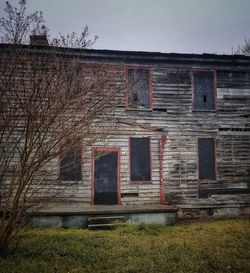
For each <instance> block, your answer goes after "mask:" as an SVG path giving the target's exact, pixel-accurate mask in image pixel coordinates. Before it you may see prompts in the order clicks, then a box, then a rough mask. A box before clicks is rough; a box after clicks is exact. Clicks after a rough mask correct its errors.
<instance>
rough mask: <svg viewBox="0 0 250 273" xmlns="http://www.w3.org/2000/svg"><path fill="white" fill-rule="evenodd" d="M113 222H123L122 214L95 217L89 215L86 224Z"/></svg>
mask: <svg viewBox="0 0 250 273" xmlns="http://www.w3.org/2000/svg"><path fill="white" fill-rule="evenodd" d="M114 222H122V223H124V222H125V218H124V216H101V217H100V216H97V217H89V218H88V225H94V224H112V223H114Z"/></svg>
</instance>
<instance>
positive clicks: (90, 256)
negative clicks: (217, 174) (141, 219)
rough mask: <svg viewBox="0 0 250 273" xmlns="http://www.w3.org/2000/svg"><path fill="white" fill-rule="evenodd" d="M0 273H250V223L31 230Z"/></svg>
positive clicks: (1, 265) (0, 264) (0, 267)
mask: <svg viewBox="0 0 250 273" xmlns="http://www.w3.org/2000/svg"><path fill="white" fill-rule="evenodd" d="M0 272H1V273H8V272H9V273H14V272H18V273H30V272H32V273H42V272H47V273H52V272H60V273H61V272H62V273H64V272H65V273H66V272H70V273H78V272H89V273H90V272H91V273H99V272H100V273H101V272H102V273H104V272H109V273H110V272H127V273H144V272H145V273H150V272H155V273H161V272H162V273H166V272H171V273H177V272H185V273H188V272H190V273H191V272H192V273H195V272H201V273H206V272H217V273H219V272H226V273H234V272H235V273H236V272H237V273H240V272H245V273H249V272H250V221H249V219H238V220H223V221H222V220H220V221H208V222H199V223H198V222H193V223H186V224H178V225H176V226H171V227H162V226H154V225H153V226H147V225H144V224H141V225H137V226H135V225H129V226H127V227H122V228H119V229H118V230H115V231H88V230H81V229H30V230H29V231H27V232H26V233H25V234H24V235H23V237H22V240H21V241H20V245H19V248H18V249H17V251H16V252H15V253H13V254H11V255H9V256H7V257H5V258H0Z"/></svg>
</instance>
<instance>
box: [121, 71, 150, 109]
mask: <svg viewBox="0 0 250 273" xmlns="http://www.w3.org/2000/svg"><path fill="white" fill-rule="evenodd" d="M129 69H134V70H148V71H149V108H147V109H146V108H145V109H138V108H131V107H129V105H128V71H129ZM125 84H126V103H125V104H126V106H125V107H126V110H133V111H152V110H153V103H152V101H153V95H152V92H153V90H152V68H151V67H148V66H147V67H143V66H128V67H126V71H125Z"/></svg>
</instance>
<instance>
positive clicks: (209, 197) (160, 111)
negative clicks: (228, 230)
mask: <svg viewBox="0 0 250 273" xmlns="http://www.w3.org/2000/svg"><path fill="white" fill-rule="evenodd" d="M97 55H98V54H97ZM92 62H93V61H92ZM97 62H98V61H97ZM100 62H101V63H103V62H107V65H108V64H111V65H117V66H118V67H120V68H121V70H120V78H119V80H118V81H119V82H118V84H120V85H121V86H122V85H123V89H122V92H121V93H119V94H117V96H120V97H121V98H123V103H121V105H119V106H118V107H117V109H116V112H115V116H116V123H115V124H114V125H113V130H111V131H110V136H109V137H108V138H107V140H106V141H103V142H100V143H95V144H94V145H93V147H101V146H108V147H119V148H120V155H121V157H120V163H121V165H120V185H121V203H122V205H144V204H159V203H160V161H159V139H160V138H161V137H162V136H165V137H166V145H165V147H164V153H163V185H164V192H165V198H166V203H168V204H174V205H176V206H177V207H182V208H209V207H225V206H229V207H230V206H236V207H237V206H250V192H249V188H250V68H249V67H250V65H249V64H248V68H244V67H243V66H242V67H241V65H240V64H237V63H236V64H235V65H226V64H223V65H219V64H218V65H217V64H216V62H214V63H213V61H212V60H211V61H210V63H208V62H206V64H205V62H204V64H203V63H202V58H201V59H200V60H199V62H198V63H199V64H198V65H196V64H195V60H192V62H190V63H188V62H187V61H185V62H183V64H182V63H181V61H178V64H175V65H174V64H169V63H167V62H165V63H164V62H162V63H160V64H158V63H155V62H152V63H150V62H147V63H143V62H142V61H140V62H136V61H133V60H126V59H125V58H124V60H123V61H121V60H119V61H116V59H115V58H114V59H113V60H112V61H105V60H103V59H102V60H100ZM131 66H140V67H145V68H150V69H151V77H152V108H153V109H152V111H151V110H132V109H126V107H125V105H126V81H125V77H126V67H131ZM193 68H206V69H213V70H215V71H216V75H217V82H216V89H217V99H216V111H211V112H198V111H193V110H192V69H193ZM110 126H111V125H110V124H105V123H104V124H102V126H100V128H99V129H100V130H105V129H107V128H109V130H110ZM111 127H112V126H111ZM140 136H141V137H146V136H147V137H150V141H151V148H152V150H151V153H152V169H151V174H152V175H151V176H152V181H151V183H145V184H144V183H137V184H136V183H131V181H130V171H129V138H130V137H140ZM199 137H213V138H214V139H215V144H216V151H215V152H216V172H217V174H216V181H214V182H213V183H209V182H203V181H199V179H198V168H197V158H198V156H197V140H198V138H199ZM91 148H92V147H87V148H86V149H84V150H82V151H81V154H82V181H77V182H76V181H74V182H73V181H60V180H58V179H57V178H58V174H59V159H55V160H54V162H53V163H50V164H54V166H55V169H54V171H53V173H52V174H51V175H50V177H47V178H46V179H47V181H46V183H45V184H46V186H45V188H44V193H45V192H49V191H54V192H56V193H57V195H56V196H55V197H54V198H53V200H50V201H51V202H52V203H55V202H56V203H58V206H60V204H62V203H63V204H65V203H67V202H69V203H75V204H79V205H81V206H82V205H86V206H89V205H90V203H91V164H92V152H91ZM39 197H40V198H46V194H43V193H41V192H40V193H39Z"/></svg>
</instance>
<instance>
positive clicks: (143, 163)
mask: <svg viewBox="0 0 250 273" xmlns="http://www.w3.org/2000/svg"><path fill="white" fill-rule="evenodd" d="M150 165H151V164H150V139H149V138H131V139H130V179H131V181H150V180H151V166H150Z"/></svg>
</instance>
